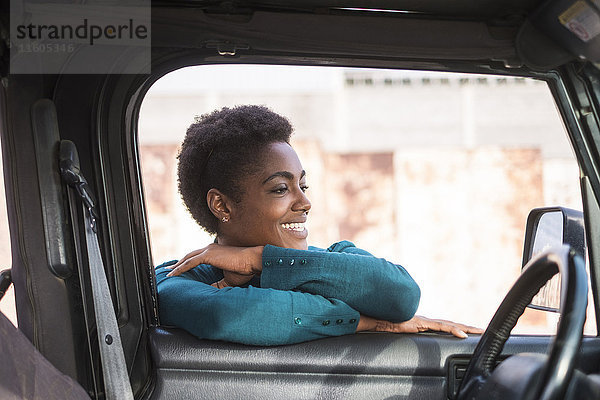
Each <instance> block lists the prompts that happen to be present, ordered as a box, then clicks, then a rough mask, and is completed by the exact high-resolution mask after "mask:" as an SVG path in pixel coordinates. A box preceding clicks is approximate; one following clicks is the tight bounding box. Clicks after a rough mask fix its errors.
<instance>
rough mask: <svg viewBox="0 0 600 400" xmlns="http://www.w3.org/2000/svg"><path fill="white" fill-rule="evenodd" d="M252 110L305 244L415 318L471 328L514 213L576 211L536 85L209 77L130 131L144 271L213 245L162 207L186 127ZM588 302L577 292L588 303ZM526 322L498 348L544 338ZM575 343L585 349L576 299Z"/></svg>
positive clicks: (341, 73) (175, 209)
mask: <svg viewBox="0 0 600 400" xmlns="http://www.w3.org/2000/svg"><path fill="white" fill-rule="evenodd" d="M240 104H262V105H266V106H268V107H269V108H271V109H272V110H273V111H275V112H277V113H280V114H281V115H284V116H286V117H288V118H289V119H290V121H291V123H292V124H293V125H294V127H295V133H294V136H293V139H292V140H293V143H292V144H293V146H294V148H295V149H296V151H297V152H298V154H299V156H300V159H301V161H302V163H303V166H304V169H305V170H306V171H307V183H308V185H309V186H310V189H309V191H308V195H309V197H310V199H311V201H312V209H311V214H310V216H309V222H308V228H309V232H310V235H309V244H311V245H315V246H319V247H327V246H329V245H330V244H331V243H333V242H335V241H338V240H344V239H345V240H350V241H353V242H354V243H355V244H356V245H357V246H359V247H362V248H364V249H367V250H368V251H370V252H371V253H372V254H374V255H376V256H381V257H385V258H387V259H389V260H391V261H393V262H396V263H398V264H401V265H403V266H404V267H405V268H406V269H407V270H408V271H409V272H410V274H411V275H412V276H413V277H414V278H415V280H416V281H417V282H418V283H419V285H420V287H421V290H422V297H421V303H420V307H419V310H418V312H417V313H418V314H420V315H426V316H429V317H435V318H445V319H450V320H456V321H460V322H463V323H467V324H471V325H476V326H481V327H485V326H487V324H488V322H489V320H490V318H491V317H492V315H493V313H494V311H495V310H496V308H497V307H498V305H499V304H500V302H501V300H502V298H503V296H504V295H505V294H506V292H507V291H508V289H509V288H510V287H511V285H512V283H513V282H514V281H515V279H516V278H517V276H518V275H519V273H520V270H521V259H522V254H523V239H524V234H525V233H524V232H525V223H526V219H527V214H528V212H529V211H530V210H531V209H533V208H536V207H542V206H555V205H559V206H564V207H569V208H574V209H577V210H581V209H582V202H581V194H580V188H579V180H578V179H579V168H578V165H577V162H576V160H575V158H574V155H573V151H572V148H571V145H570V143H569V142H568V138H567V135H566V133H565V129H564V127H563V123H562V122H561V119H560V116H559V114H558V111H557V110H556V107H555V104H554V100H553V98H552V95H551V93H550V90H549V88H548V86H547V85H546V83H545V82H543V81H539V80H534V79H528V78H527V79H526V78H521V77H510V76H484V75H474V74H451V73H433V72H419V71H401V70H374V69H352V68H331V67H291V66H290V67H286V66H249V65H216V66H200V67H190V68H184V69H181V70H178V71H175V72H172V73H170V74H168V75H166V76H164V77H163V78H162V79H160V80H159V81H157V82H156V83H155V84H154V86H153V87H152V88H151V89H150V90H149V92H148V94H147V95H146V97H145V100H144V103H143V105H142V108H141V112H140V119H139V132H138V134H139V138H138V143H139V148H140V154H141V166H142V174H143V185H144V190H145V200H146V208H147V215H148V223H149V228H150V235H151V247H152V254H153V259H154V263H155V264H160V263H162V262H164V261H168V260H172V259H178V258H181V257H182V256H183V255H185V254H186V253H188V252H190V251H191V250H194V249H197V248H199V247H203V246H205V245H206V244H208V243H210V242H211V241H212V240H213V239H212V238H211V237H210V236H209V235H207V234H206V233H205V232H203V231H202V230H201V229H200V228H199V227H198V226H197V225H196V223H195V222H194V221H193V219H192V218H191V217H190V215H189V214H188V213H187V211H186V209H185V207H184V206H183V204H182V201H181V199H180V197H179V194H178V192H177V177H176V169H177V160H176V156H177V152H178V148H179V145H180V143H181V141H182V140H183V137H184V135H185V131H186V129H187V127H188V126H189V125H190V124H191V123H192V122H193V120H194V118H195V117H196V116H199V115H202V114H205V113H208V112H211V111H212V110H214V109H217V108H221V107H223V106H228V107H231V106H235V105H240ZM590 293H591V291H590ZM557 318H558V314H552V313H547V312H541V311H536V310H529V309H528V310H527V311H526V312H525V314H524V316H523V317H522V318H521V320H520V322H519V324H518V325H517V328H516V329H515V331H513V332H514V333H533V334H551V333H554V331H555V328H556V323H557ZM585 332H586V333H587V334H594V335H595V334H596V331H595V321H594V314H593V304H592V299H591V295H590V301H589V304H588V321H587V324H586V328H585Z"/></svg>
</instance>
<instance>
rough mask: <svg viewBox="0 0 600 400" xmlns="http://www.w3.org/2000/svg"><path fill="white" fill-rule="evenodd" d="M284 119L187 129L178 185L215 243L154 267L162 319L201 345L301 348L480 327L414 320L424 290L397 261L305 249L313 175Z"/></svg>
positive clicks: (230, 116) (347, 249)
mask: <svg viewBox="0 0 600 400" xmlns="http://www.w3.org/2000/svg"><path fill="white" fill-rule="evenodd" d="M291 132H292V128H291V125H290V124H289V122H288V121H287V120H286V119H285V118H283V117H281V116H280V115H278V114H275V113H273V112H272V111H270V110H269V109H267V108H265V107H260V106H239V107H236V108H233V109H229V108H223V109H222V110H218V111H215V112H213V113H211V114H207V115H205V116H203V117H202V118H200V119H199V120H197V121H196V122H195V123H194V124H192V126H191V127H190V128H189V129H188V131H187V135H186V138H185V140H184V142H183V145H182V149H181V153H180V155H179V169H178V172H179V189H180V192H181V194H182V197H183V200H184V202H185V203H186V206H187V207H188V209H189V211H190V213H191V214H192V216H193V217H194V218H195V219H196V221H197V222H198V223H199V224H200V225H201V226H202V227H203V228H204V229H205V230H206V231H208V232H209V233H212V234H215V235H216V239H215V243H213V244H211V245H209V246H206V247H204V248H202V249H200V250H196V251H193V252H191V253H189V254H188V255H186V256H185V257H184V258H183V259H182V260H180V261H179V262H171V263H166V264H163V265H161V266H159V267H158V268H157V271H156V275H157V284H158V295H159V311H160V317H161V320H162V322H163V323H165V324H170V325H175V326H179V327H181V328H184V329H186V330H187V331H189V332H190V333H192V334H194V335H196V336H198V337H200V338H206V339H218V340H226V341H234V342H240V343H246V344H257V345H276V344H286V343H297V342H302V341H307V340H313V339H318V338H322V337H327V336H338V335H345V334H351V333H354V332H357V331H365V330H373V331H386V332H398V333H401V332H419V331H424V330H439V331H444V332H450V333H453V334H454V335H456V336H458V337H465V336H466V332H480V330H478V329H475V328H472V327H468V326H465V325H461V324H455V323H452V322H448V321H442V320H429V319H427V318H423V317H414V313H415V311H416V309H417V306H418V303H419V298H420V290H419V287H418V285H417V284H416V283H415V281H414V280H413V279H412V278H411V276H410V275H409V274H408V272H407V271H406V270H405V269H404V268H403V267H401V266H399V265H395V264H393V263H390V262H388V261H386V260H384V259H381V258H376V257H374V256H372V255H371V254H370V253H368V252H367V251H364V250H361V249H358V248H356V247H355V246H354V245H353V244H352V243H350V242H347V241H342V242H338V243H335V244H333V245H331V246H330V247H329V248H327V249H326V250H324V249H319V248H316V247H309V246H308V243H307V237H308V230H307V229H306V226H305V223H306V221H307V216H308V214H309V211H310V209H311V203H310V201H309V200H308V198H307V196H306V193H305V191H306V189H307V188H308V187H307V184H306V175H307V174H306V172H305V171H304V169H303V167H302V164H301V162H300V160H299V158H298V156H297V154H296V152H295V151H294V150H293V148H292V147H291V146H290V144H289V139H290V135H291Z"/></svg>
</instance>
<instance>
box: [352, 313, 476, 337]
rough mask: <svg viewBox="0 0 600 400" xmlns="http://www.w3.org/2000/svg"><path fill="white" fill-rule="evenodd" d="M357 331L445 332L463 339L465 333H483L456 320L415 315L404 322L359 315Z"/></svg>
mask: <svg viewBox="0 0 600 400" xmlns="http://www.w3.org/2000/svg"><path fill="white" fill-rule="evenodd" d="M356 331H357V332H359V331H374V332H392V333H419V332H427V331H434V332H446V333H451V334H453V335H454V336H456V337H458V338H461V339H464V338H466V337H467V336H468V335H467V333H483V329H481V328H476V327H474V326H469V325H464V324H459V323H457V322H452V321H446V320H443V319H430V318H425V317H420V316H418V315H415V316H414V317H412V318H411V319H409V320H408V321H404V322H395V323H394V322H389V321H381V320H378V319H375V318H371V317H367V316H366V315H361V316H360V321H359V323H358V327H357V329H356Z"/></svg>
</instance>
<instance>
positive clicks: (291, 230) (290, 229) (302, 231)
mask: <svg viewBox="0 0 600 400" xmlns="http://www.w3.org/2000/svg"><path fill="white" fill-rule="evenodd" d="M281 227H282V228H283V230H284V231H285V232H286V233H288V234H290V235H293V236H294V237H296V238H298V239H306V238H307V237H308V229H306V222H291V223H285V224H281Z"/></svg>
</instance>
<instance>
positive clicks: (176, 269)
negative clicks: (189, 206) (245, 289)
mask: <svg viewBox="0 0 600 400" xmlns="http://www.w3.org/2000/svg"><path fill="white" fill-rule="evenodd" d="M262 252H263V246H255V247H235V246H224V245H220V244H216V243H212V244H209V245H208V246H206V247H204V248H202V249H199V250H196V251H192V252H191V253H189V254H186V255H185V257H183V258H182V259H181V260H179V261H178V262H177V264H175V265H173V266H170V267H167V268H169V269H172V271H171V272H169V273H168V274H167V276H177V275H180V274H182V273H184V272H186V271H189V270H190V269H192V268H195V267H196V266H197V265H200V264H210V265H212V266H213V267H217V268H219V269H222V270H223V273H224V274H225V271H227V272H231V273H234V274H237V275H244V276H246V277H248V279H247V280H246V281H245V282H247V281H249V280H250V279H252V276H253V275H254V274H259V273H261V271H262ZM234 274H231V275H229V274H226V275H225V278H226V279H228V276H229V278H230V279H228V282H229V281H230V282H232V283H234V282H236V279H235V278H234ZM238 280H239V279H238ZM245 282H243V283H245Z"/></svg>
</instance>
